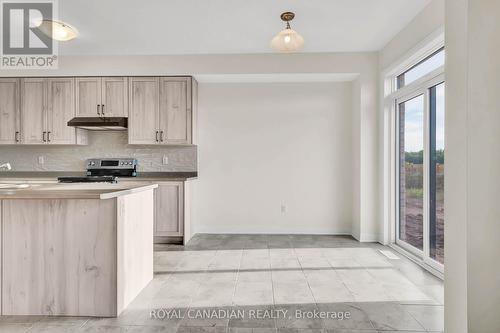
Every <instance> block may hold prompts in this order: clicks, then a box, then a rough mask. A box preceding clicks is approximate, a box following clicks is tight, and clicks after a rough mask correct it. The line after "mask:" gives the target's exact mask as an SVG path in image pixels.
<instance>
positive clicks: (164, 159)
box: [162, 155, 168, 165]
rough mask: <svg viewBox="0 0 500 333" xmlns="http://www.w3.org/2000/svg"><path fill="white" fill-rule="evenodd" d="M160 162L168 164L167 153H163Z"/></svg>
mask: <svg viewBox="0 0 500 333" xmlns="http://www.w3.org/2000/svg"><path fill="white" fill-rule="evenodd" d="M162 163H163V165H167V164H168V156H167V155H163V160H162Z"/></svg>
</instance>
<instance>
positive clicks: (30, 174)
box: [0, 171, 198, 181]
mask: <svg viewBox="0 0 500 333" xmlns="http://www.w3.org/2000/svg"><path fill="white" fill-rule="evenodd" d="M68 176H69V177H71V176H79V177H81V176H86V173H85V172H83V171H1V172H0V180H1V179H5V180H9V181H16V180H19V181H23V180H31V179H32V180H40V181H54V180H57V177H68ZM196 177H198V173H197V172H196V171H194V172H189V171H188V172H183V171H181V172H179V171H167V172H138V174H137V177H123V178H119V181H121V180H127V181H129V180H135V181H169V180H170V181H184V180H187V179H191V178H196Z"/></svg>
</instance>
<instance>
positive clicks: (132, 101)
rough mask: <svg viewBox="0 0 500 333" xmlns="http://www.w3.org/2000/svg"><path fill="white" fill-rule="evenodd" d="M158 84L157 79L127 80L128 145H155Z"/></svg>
mask: <svg viewBox="0 0 500 333" xmlns="http://www.w3.org/2000/svg"><path fill="white" fill-rule="evenodd" d="M158 103H159V83H158V78H157V77H131V78H129V126H128V140H129V143H130V144H157V142H158V138H159V133H158V132H159V129H158V121H159V120H158Z"/></svg>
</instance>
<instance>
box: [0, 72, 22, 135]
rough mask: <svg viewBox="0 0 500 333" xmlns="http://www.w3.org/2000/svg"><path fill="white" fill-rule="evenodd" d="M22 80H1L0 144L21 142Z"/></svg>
mask: <svg viewBox="0 0 500 333" xmlns="http://www.w3.org/2000/svg"><path fill="white" fill-rule="evenodd" d="M20 133H21V106H20V79H10V78H7V79H4V78H0V144H15V143H18V142H20Z"/></svg>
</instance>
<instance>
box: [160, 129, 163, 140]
mask: <svg viewBox="0 0 500 333" xmlns="http://www.w3.org/2000/svg"><path fill="white" fill-rule="evenodd" d="M160 141H161V142H163V131H161V132H160Z"/></svg>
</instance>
